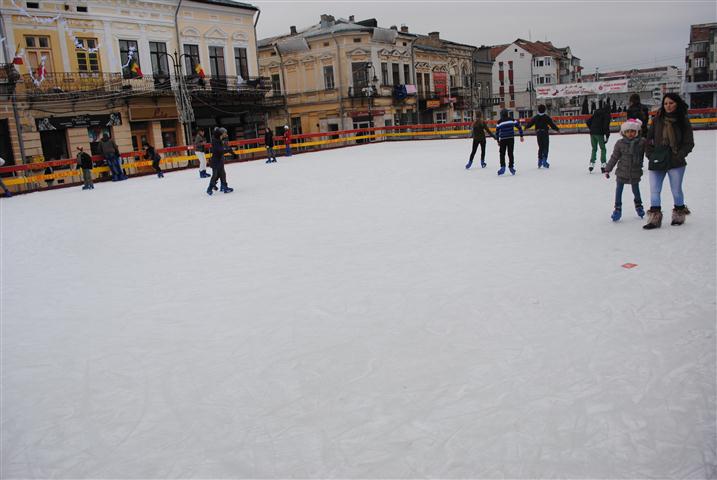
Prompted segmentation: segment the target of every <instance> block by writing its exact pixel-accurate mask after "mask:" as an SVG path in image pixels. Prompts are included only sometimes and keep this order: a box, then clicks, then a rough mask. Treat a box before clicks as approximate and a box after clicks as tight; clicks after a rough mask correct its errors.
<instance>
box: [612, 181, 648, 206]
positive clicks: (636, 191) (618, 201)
mask: <svg viewBox="0 0 717 480" xmlns="http://www.w3.org/2000/svg"><path fill="white" fill-rule="evenodd" d="M624 187H625V184H624V183H622V182H617V188H615V208H621V207H622V189H623V188H624ZM631 187H632V194H633V195H634V196H635V206H636V207H638V206H639V207H641V206H642V197H640V184H639V183H633V184H631Z"/></svg>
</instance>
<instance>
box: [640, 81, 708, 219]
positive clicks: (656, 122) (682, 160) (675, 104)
mask: <svg viewBox="0 0 717 480" xmlns="http://www.w3.org/2000/svg"><path fill="white" fill-rule="evenodd" d="M694 147H695V140H694V136H693V135H692V125H690V119H689V117H688V116H687V104H686V103H685V101H684V100H682V98H681V97H680V96H679V95H678V94H676V93H666V94H665V96H664V97H663V98H662V107H660V110H658V112H657V114H656V115H655V118H654V119H653V121H652V126H651V127H650V129H649V130H648V132H647V144H646V145H645V154H646V156H647V158H648V160H649V167H648V169H649V178H650V210H649V211H648V212H647V220H648V221H647V225H645V226H644V227H643V228H645V229H647V230H651V229H654V228H659V227H660V226H661V225H662V209H661V199H660V194H661V193H662V184H663V182H664V180H665V177H668V178H669V179H670V190H672V198H673V200H674V202H675V207H674V209H673V210H672V225H682V224H683V223H684V222H685V215H687V214H689V213H690V211H689V210H688V209H687V207H686V206H685V196H684V193H683V192H682V180H683V178H684V176H685V169H686V168H687V160H686V158H687V155H688V154H689V153H690V152H691V151H692V149H693V148H694ZM665 159H667V161H665Z"/></svg>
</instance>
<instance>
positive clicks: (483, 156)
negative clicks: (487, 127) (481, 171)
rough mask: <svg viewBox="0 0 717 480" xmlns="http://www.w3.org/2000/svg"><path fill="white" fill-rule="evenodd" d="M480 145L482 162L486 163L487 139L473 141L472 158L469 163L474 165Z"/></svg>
mask: <svg viewBox="0 0 717 480" xmlns="http://www.w3.org/2000/svg"><path fill="white" fill-rule="evenodd" d="M478 145H480V162H481V163H483V162H485V138H484V139H483V140H478V139H476V138H474V139H473V148H472V149H471V158H470V160H469V161H468V163H473V157H475V156H476V151H477V150H478Z"/></svg>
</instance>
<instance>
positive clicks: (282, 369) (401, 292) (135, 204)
mask: <svg viewBox="0 0 717 480" xmlns="http://www.w3.org/2000/svg"><path fill="white" fill-rule="evenodd" d="M617 139H618V135H617V134H613V135H612V136H611V137H610V143H609V153H610V152H612V147H613V145H614V143H615V142H616V140H617ZM695 141H696V145H697V146H696V147H695V150H694V151H693V152H692V154H691V155H690V156H689V157H688V167H687V173H686V177H685V186H684V190H685V199H686V204H687V205H688V206H689V207H690V209H691V210H692V214H691V215H690V216H688V217H687V222H686V223H685V225H683V226H680V227H672V226H670V225H669V213H670V210H671V208H672V197H671V195H670V189H669V185H668V184H667V182H666V183H665V187H664V189H663V194H662V199H663V202H662V203H663V209H664V210H665V211H666V215H665V217H666V222H664V223H663V227H662V228H661V229H659V230H654V231H645V230H643V229H642V228H641V226H642V225H643V224H644V223H645V222H644V221H641V220H640V219H639V218H638V217H637V216H636V215H635V213H634V210H633V209H632V193H631V192H630V191H629V188H628V189H626V191H625V193H624V195H623V202H624V214H623V219H622V220H621V221H620V222H617V223H613V222H612V221H611V220H610V214H611V212H612V205H613V196H614V189H615V182H614V179H613V178H611V179H610V180H607V179H605V178H604V177H602V176H601V175H599V174H596V173H593V174H592V175H589V174H588V172H587V163H588V157H589V146H590V145H589V144H590V141H589V137H588V136H587V135H562V136H553V137H552V143H551V155H550V162H551V168H550V169H549V170H544V169H541V170H538V169H537V165H536V160H535V159H536V150H537V147H536V141H535V138H534V137H528V138H526V141H525V143H523V144H520V143H517V146H516V157H517V169H518V173H517V175H516V176H514V177H511V176H510V175H507V176H503V177H498V176H497V175H496V170H497V146H496V143H495V142H494V141H490V140H489V143H488V158H487V161H488V164H489V165H488V168H486V169H480V168H475V167H474V168H473V169H472V170H469V171H466V170H465V169H464V165H465V163H466V160H467V156H468V153H469V151H470V140H435V141H423V142H419V141H411V142H392V143H381V144H371V145H365V146H358V147H352V148H342V149H336V150H332V151H324V152H316V153H307V154H302V155H295V156H294V157H292V158H289V159H285V158H282V157H279V162H278V163H276V164H271V165H267V164H265V163H264V162H263V161H256V162H248V163H242V164H232V165H228V166H227V173H228V178H229V184H230V186H232V187H234V188H235V191H234V193H232V194H228V195H225V194H221V193H217V194H215V195H214V196H212V197H209V196H208V195H206V193H205V192H204V190H205V189H206V186H207V182H206V181H205V180H200V179H199V178H198V174H197V170H188V171H182V172H175V173H167V175H166V176H165V178H164V179H158V178H156V177H154V176H147V177H142V178H137V179H131V180H129V181H126V182H120V183H109V182H106V183H97V184H96V185H95V186H96V188H95V190H93V191H89V192H88V191H82V190H81V189H80V187H79V186H78V187H75V188H71V189H60V190H54V191H48V192H41V193H33V194H28V195H19V196H16V197H13V198H11V199H2V200H0V214H1V217H2V220H1V221H2V224H1V227H2V233H1V240H2V279H1V280H2V287H1V288H2V291H1V293H2V299H1V304H0V306H1V312H0V313H1V315H2V323H1V331H0V334H1V342H2V344H1V347H2V357H1V378H0V380H1V383H2V384H1V387H2V398H1V400H2V402H1V412H0V413H1V416H2V419H1V421H2V443H1V447H2V458H1V460H2V466H1V472H0V474H1V476H2V478H7V479H10V478H82V479H88V478H220V477H221V478H229V477H234V478H236V477H252V478H267V477H282V478H289V477H291V478H294V477H297V478H298V477H300V478H309V477H312V478H314V477H322V478H367V477H371V478H388V477H390V478H439V477H440V478H467V477H474V478H475V477H482V478H486V477H490V478H502V477H510V478H528V477H531V478H534V477H541V478H549V477H574V478H578V477H579V478H588V477H589V478H657V477H660V478H666V477H671V478H709V477H712V478H715V477H716V476H717V467H716V465H717V456H716V454H715V450H716V448H717V441H716V434H717V429H716V427H715V423H716V418H715V411H716V402H715V396H716V395H715V384H716V371H715V362H716V356H715V350H716V346H715V345H716V338H715V322H716V319H715V314H716V306H715V281H716V271H715V269H716V267H715V262H716V258H715V257H716V253H715V252H716V248H717V242H716V237H717V232H716V228H717V226H716V218H717V212H716V201H715V200H716V196H715V177H716V169H715V158H717V151H716V150H717V149H716V144H717V133H716V132H715V131H702V132H696V133H695ZM475 163H478V162H477V161H476V162H475ZM641 189H642V193H643V199H644V201H645V207H646V208H648V207H649V184H648V181H647V174H646V175H645V177H643V181H642V183H641ZM626 263H633V264H637V266H636V267H635V268H632V269H627V268H623V267H622V265H623V264H626Z"/></svg>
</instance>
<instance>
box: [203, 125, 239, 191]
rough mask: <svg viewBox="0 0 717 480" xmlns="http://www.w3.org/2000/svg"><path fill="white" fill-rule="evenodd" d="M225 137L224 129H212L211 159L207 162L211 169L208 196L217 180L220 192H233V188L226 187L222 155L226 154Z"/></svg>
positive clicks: (225, 131) (225, 130)
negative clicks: (219, 183)
mask: <svg viewBox="0 0 717 480" xmlns="http://www.w3.org/2000/svg"><path fill="white" fill-rule="evenodd" d="M226 137H227V129H226V128H219V127H216V128H215V129H214V132H213V134H212V158H211V160H210V161H209V165H210V166H211V167H212V178H211V179H210V180H209V187H207V194H208V195H211V194H213V193H214V190H215V187H216V186H217V180H219V181H220V182H221V187H220V190H221V191H222V192H224V193H231V192H233V191H234V189H233V188H229V185H227V174H226V171H225V170H224V154H225V153H227V151H226V149H225V148H224V139H225V138H226Z"/></svg>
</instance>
